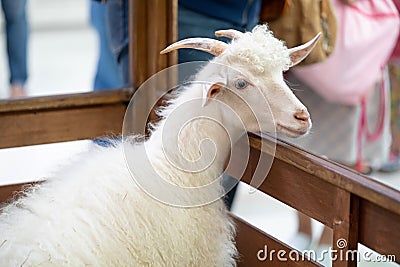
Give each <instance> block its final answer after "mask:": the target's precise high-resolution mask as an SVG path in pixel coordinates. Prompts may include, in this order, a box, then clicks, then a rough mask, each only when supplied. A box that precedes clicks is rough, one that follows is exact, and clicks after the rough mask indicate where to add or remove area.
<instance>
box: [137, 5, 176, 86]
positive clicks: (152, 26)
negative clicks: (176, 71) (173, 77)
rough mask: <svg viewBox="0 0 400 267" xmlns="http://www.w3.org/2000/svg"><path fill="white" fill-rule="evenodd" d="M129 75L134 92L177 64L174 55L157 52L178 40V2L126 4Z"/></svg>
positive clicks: (174, 53)
mask: <svg viewBox="0 0 400 267" xmlns="http://www.w3.org/2000/svg"><path fill="white" fill-rule="evenodd" d="M129 9H130V11H129V13H130V14H132V15H131V16H130V19H129V23H130V25H129V34H130V36H129V39H130V42H129V53H130V73H131V81H132V84H133V87H134V88H138V87H139V86H140V85H141V84H142V83H143V82H144V81H145V80H146V79H148V78H149V77H150V76H151V75H153V74H155V73H157V72H158V71H160V70H162V69H165V68H167V67H169V66H171V65H173V64H176V63H177V53H176V52H173V53H169V54H168V55H160V51H161V50H163V49H164V48H165V47H166V46H167V45H169V44H171V43H172V42H174V41H176V39H177V32H178V31H177V17H178V1H177V0H151V1H135V0H129Z"/></svg>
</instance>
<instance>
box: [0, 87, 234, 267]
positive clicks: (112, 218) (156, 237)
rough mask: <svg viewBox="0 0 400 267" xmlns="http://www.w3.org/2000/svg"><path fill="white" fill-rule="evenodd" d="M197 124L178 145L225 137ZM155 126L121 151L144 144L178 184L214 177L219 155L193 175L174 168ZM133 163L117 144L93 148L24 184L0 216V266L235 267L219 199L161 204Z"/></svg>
mask: <svg viewBox="0 0 400 267" xmlns="http://www.w3.org/2000/svg"><path fill="white" fill-rule="evenodd" d="M181 97H182V98H187V99H190V98H192V97H196V98H199V97H201V91H199V90H193V88H189V90H186V91H184V92H182V95H181ZM176 102H179V98H178V99H177V100H176ZM177 105H178V104H177ZM204 123H207V121H203V122H202V121H196V122H195V123H193V125H191V126H190V127H187V129H186V130H185V131H184V132H183V133H182V134H183V135H184V136H185V135H186V137H183V138H181V139H180V140H182V142H183V144H182V146H183V147H185V148H186V150H185V151H194V152H193V153H194V154H198V148H197V149H194V148H195V147H197V146H198V143H197V144H196V141H200V140H202V139H204V137H208V138H212V139H213V140H216V139H218V138H219V139H221V137H218V136H224V135H223V134H221V133H220V132H219V130H215V129H214V130H208V129H210V127H209V126H207V125H205V124H204ZM161 128H162V126H160V127H159V130H155V131H154V132H153V135H152V137H151V138H150V140H148V141H146V142H145V143H133V144H132V145H130V146H128V147H129V149H128V150H129V151H126V153H129V154H130V155H135V153H136V151H137V149H138V148H139V147H140V146H144V145H146V146H147V147H148V149H147V151H148V153H149V155H148V157H149V158H150V159H151V163H152V164H153V166H154V168H155V169H156V170H157V171H158V172H159V173H162V175H163V177H166V178H167V179H169V180H170V181H172V182H173V183H174V184H178V185H182V186H189V185H199V184H206V183H208V182H210V181H209V180H210V179H211V177H214V178H215V177H218V176H219V174H220V173H221V172H222V167H223V160H222V158H221V160H217V161H219V162H216V164H214V165H215V166H212V167H211V168H209V169H208V170H207V171H205V172H203V173H200V174H198V175H197V177H195V176H190V175H188V174H187V173H185V172H180V171H179V170H176V169H174V168H173V167H172V166H171V165H170V163H169V162H168V161H167V160H166V159H165V156H164V154H163V153H162V152H163V151H162V149H161V147H160V145H161V141H160V138H157V136H158V135H159V134H160V133H159V131H161ZM189 135H190V138H188V136H189ZM226 142H227V141H226ZM226 142H225V141H223V140H220V143H222V146H225V145H227V144H225V143H226ZM125 149H126V146H125ZM223 150H224V148H222V147H221V151H223ZM188 156H189V157H197V155H192V156H191V155H188ZM136 157H137V159H139V158H140V157H144V155H136ZM224 157H225V156H224ZM137 168H138V169H137V170H129V169H128V168H127V165H126V162H125V159H124V152H123V144H118V145H116V146H115V147H107V148H100V147H98V148H96V149H94V151H89V152H88V153H87V154H86V155H82V156H81V157H80V158H79V159H77V160H76V162H75V164H72V165H71V166H70V167H69V168H65V169H64V170H63V171H62V172H60V173H58V175H56V176H57V177H56V178H53V179H50V180H49V181H46V182H44V183H42V184H40V185H37V186H34V187H33V188H30V189H29V190H26V192H25V193H24V196H23V197H21V198H19V199H18V200H16V201H15V202H13V203H11V204H10V205H8V206H5V207H4V208H3V209H2V212H1V214H0V266H21V265H24V266H38V265H40V266H84V265H92V266H234V265H235V260H234V256H235V254H236V249H235V245H234V242H233V235H234V227H233V225H232V224H231V221H230V219H229V218H228V216H227V213H226V208H225V206H224V203H223V202H222V200H218V201H215V202H213V203H210V204H207V205H205V206H202V207H194V208H181V207H173V206H169V205H166V204H163V203H161V202H159V201H157V200H155V199H153V198H152V197H150V196H148V195H147V194H146V193H144V192H143V191H142V190H141V189H140V188H139V187H138V186H137V184H136V183H135V181H134V179H132V176H131V173H130V171H131V172H132V173H133V174H134V175H135V173H140V174H141V175H144V177H146V176H145V175H149V176H148V177H149V179H150V178H151V177H150V172H147V170H146V169H142V166H141V165H140V164H137ZM183 174H184V175H183ZM193 179H195V180H194V181H193ZM199 180H200V181H199ZM213 190H216V191H220V190H222V188H220V187H219V186H218V187H215V188H214V189H213ZM182 197H187V198H189V197H191V198H198V199H201V198H202V197H204V199H205V201H207V199H208V196H190V195H188V196H182Z"/></svg>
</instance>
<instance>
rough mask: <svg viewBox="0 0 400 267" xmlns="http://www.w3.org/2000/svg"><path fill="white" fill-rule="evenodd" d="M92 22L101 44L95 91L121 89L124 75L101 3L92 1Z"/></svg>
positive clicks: (103, 6)
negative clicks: (113, 49)
mask: <svg viewBox="0 0 400 267" xmlns="http://www.w3.org/2000/svg"><path fill="white" fill-rule="evenodd" d="M90 22H91V24H92V26H93V27H94V28H95V29H96V31H97V35H98V40H99V41H98V43H99V58H98V62H97V71H96V76H95V79H94V85H93V89H94V90H102V89H111V88H120V87H122V86H123V85H124V84H123V82H122V73H121V71H120V68H119V66H118V63H117V57H116V56H115V55H114V53H113V52H112V50H111V42H110V36H109V32H108V28H107V16H106V6H105V5H104V4H102V3H100V2H96V1H92V0H91V1H90Z"/></svg>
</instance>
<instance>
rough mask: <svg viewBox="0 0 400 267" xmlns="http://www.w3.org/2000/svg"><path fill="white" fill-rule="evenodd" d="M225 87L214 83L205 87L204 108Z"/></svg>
mask: <svg viewBox="0 0 400 267" xmlns="http://www.w3.org/2000/svg"><path fill="white" fill-rule="evenodd" d="M223 86H224V85H223V84H222V83H214V84H212V85H211V86H210V85H208V84H207V85H204V88H203V105H202V106H203V107H204V106H206V105H207V103H208V101H209V100H210V99H211V98H214V97H215V96H216V95H217V94H218V93H219V92H220V91H221V90H222V87H223Z"/></svg>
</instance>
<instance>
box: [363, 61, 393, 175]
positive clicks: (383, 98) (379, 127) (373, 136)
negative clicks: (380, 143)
mask: <svg viewBox="0 0 400 267" xmlns="http://www.w3.org/2000/svg"><path fill="white" fill-rule="evenodd" d="M387 105H388V101H387V93H386V88H385V76H384V73H383V68H382V78H381V84H380V96H379V111H378V112H379V113H378V121H377V124H376V128H375V131H373V132H372V133H371V132H370V131H369V128H368V119H367V99H366V97H363V98H362V100H361V116H360V120H359V124H358V131H357V160H356V170H357V171H359V172H361V171H362V168H363V166H362V161H363V160H362V143H363V142H362V141H363V137H364V136H365V137H366V140H367V141H370V142H374V141H376V140H377V139H378V138H379V137H381V136H382V133H383V128H384V125H385V117H386V113H387V112H386V110H387Z"/></svg>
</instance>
